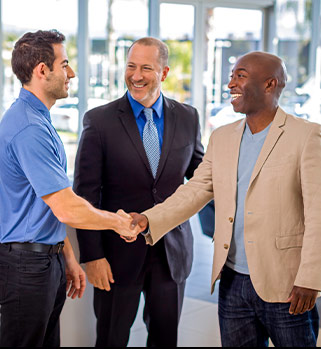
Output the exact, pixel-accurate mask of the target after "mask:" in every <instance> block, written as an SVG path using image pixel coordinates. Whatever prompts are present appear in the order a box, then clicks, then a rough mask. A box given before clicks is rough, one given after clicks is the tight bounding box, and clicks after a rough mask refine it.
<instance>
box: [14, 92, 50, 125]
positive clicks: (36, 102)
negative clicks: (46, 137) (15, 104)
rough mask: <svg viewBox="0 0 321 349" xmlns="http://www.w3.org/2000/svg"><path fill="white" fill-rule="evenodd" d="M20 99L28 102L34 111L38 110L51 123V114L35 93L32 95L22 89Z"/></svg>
mask: <svg viewBox="0 0 321 349" xmlns="http://www.w3.org/2000/svg"><path fill="white" fill-rule="evenodd" d="M19 98H21V99H22V100H24V101H26V102H27V103H28V104H30V105H31V106H32V107H33V108H34V109H36V110H38V111H39V112H40V113H41V114H43V115H44V116H45V117H46V118H47V119H48V120H49V121H51V118H50V112H49V110H48V108H47V107H46V106H45V105H44V104H43V103H42V102H41V100H40V99H39V98H38V97H36V96H35V95H34V94H33V93H31V92H30V91H28V90H26V89H25V88H23V87H22V88H21V90H20V94H19Z"/></svg>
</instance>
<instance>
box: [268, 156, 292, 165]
mask: <svg viewBox="0 0 321 349" xmlns="http://www.w3.org/2000/svg"><path fill="white" fill-rule="evenodd" d="M295 161H296V159H295V156H294V155H289V156H284V157H281V158H279V159H275V160H271V159H267V161H266V162H265V164H264V167H266V168H270V167H273V168H274V167H282V166H286V165H289V164H295Z"/></svg>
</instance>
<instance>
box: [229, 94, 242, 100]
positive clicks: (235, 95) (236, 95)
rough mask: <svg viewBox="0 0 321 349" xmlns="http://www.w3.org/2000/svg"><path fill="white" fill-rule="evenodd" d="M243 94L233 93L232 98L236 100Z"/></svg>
mask: <svg viewBox="0 0 321 349" xmlns="http://www.w3.org/2000/svg"><path fill="white" fill-rule="evenodd" d="M241 96H242V95H241V94H233V95H231V97H232V100H234V99H236V98H238V97H241Z"/></svg>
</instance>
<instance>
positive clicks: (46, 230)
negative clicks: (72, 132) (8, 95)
mask: <svg viewBox="0 0 321 349" xmlns="http://www.w3.org/2000/svg"><path fill="white" fill-rule="evenodd" d="M66 165H67V160H66V154H65V151H64V147H63V144H62V142H61V140H60V138H59V136H58V134H57V132H56V130H55V128H54V127H53V126H52V124H51V119H50V113H49V110H48V108H47V107H46V106H45V105H44V104H43V103H42V102H41V101H40V100H39V99H38V98H37V97H36V96H35V95H33V94H32V93H30V92H29V91H27V90H25V89H23V88H22V89H21V92H20V95H19V98H18V99H17V100H16V102H15V103H14V104H13V105H12V106H11V107H10V108H9V110H8V111H7V112H6V113H5V115H4V117H3V119H2V121H1V123H0V242H1V243H8V242H37V243H43V244H50V245H55V244H57V243H58V242H60V241H62V240H64V239H65V238H66V227H65V224H62V223H61V222H59V221H58V219H57V218H56V217H55V215H54V214H53V212H52V211H51V209H50V208H49V206H47V205H46V204H45V202H44V201H43V200H42V198H41V197H42V196H45V195H48V194H52V193H54V192H57V191H59V190H62V189H65V188H67V187H69V186H70V183H69V180H68V177H67V174H66Z"/></svg>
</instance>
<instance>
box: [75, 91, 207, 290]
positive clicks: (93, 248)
mask: <svg viewBox="0 0 321 349" xmlns="http://www.w3.org/2000/svg"><path fill="white" fill-rule="evenodd" d="M202 157H203V146H202V144H201V136H200V128H199V118H198V113H197V111H196V109H195V108H193V107H191V106H188V105H185V104H181V103H178V102H176V101H174V100H171V99H168V98H166V97H164V138H163V147H162V152H161V158H160V162H159V167H158V172H157V175H156V179H154V178H153V176H152V173H151V170H150V166H149V163H148V159H147V156H146V153H145V149H144V146H143V142H142V139H141V137H140V134H139V131H138V127H137V124H136V120H135V117H134V114H133V112H132V109H131V106H130V103H129V101H128V99H127V96H126V95H125V96H124V97H122V98H120V99H118V100H116V101H114V102H111V103H109V104H107V105H104V106H101V107H98V108H95V109H92V110H90V111H88V112H87V113H86V114H85V116H84V130H83V133H82V136H81V140H80V144H79V149H78V152H77V156H76V166H75V180H74V190H75V192H76V193H77V194H78V195H80V196H82V197H83V198H85V199H86V200H88V201H89V202H90V203H91V204H93V206H95V207H97V208H100V209H103V210H108V211H111V212H116V211H117V210H118V209H120V208H121V209H123V210H125V211H126V212H142V211H144V210H146V209H148V208H150V207H152V206H153V205H155V204H157V203H160V202H162V201H164V200H165V199H166V198H167V197H168V196H170V195H171V194H172V193H174V191H175V190H176V189H177V187H178V186H179V185H180V184H182V183H183V181H184V177H187V178H190V177H192V176H193V173H194V170H195V169H196V168H197V167H198V165H199V163H200V162H201V160H202ZM77 237H78V241H79V248H80V262H81V263H84V262H88V261H92V260H96V259H100V258H103V257H105V258H106V259H107V260H108V262H109V263H110V265H111V268H112V271H113V276H114V279H115V282H116V283H117V284H123V285H126V284H128V283H130V282H132V281H134V280H136V278H137V276H138V274H139V272H140V271H141V268H142V266H143V263H144V260H145V257H146V253H147V249H148V248H155V247H148V246H147V245H146V242H145V239H144V238H143V236H142V235H139V236H138V239H137V241H136V242H134V243H131V244H130V243H126V242H125V241H123V240H122V239H121V238H120V237H119V235H118V234H116V233H115V232H113V231H88V230H77ZM164 244H165V249H166V255H167V260H168V264H169V267H170V272H171V276H172V278H173V279H174V280H175V281H176V282H177V283H180V282H182V281H184V280H185V279H186V278H187V277H188V275H189V273H190V271H191V266H192V259H193V236H192V232H191V228H190V225H189V222H185V223H183V224H182V225H180V226H179V227H177V228H175V229H174V230H173V231H172V232H170V233H169V234H167V235H166V236H165V237H164Z"/></svg>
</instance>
